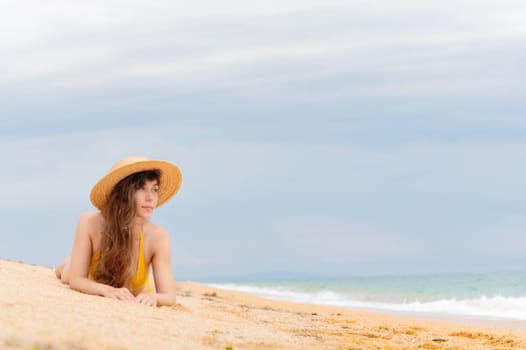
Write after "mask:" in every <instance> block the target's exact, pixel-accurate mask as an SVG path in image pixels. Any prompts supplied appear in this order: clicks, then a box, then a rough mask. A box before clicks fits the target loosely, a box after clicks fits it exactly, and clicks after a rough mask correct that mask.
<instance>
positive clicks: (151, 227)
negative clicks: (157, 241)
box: [144, 221, 168, 238]
mask: <svg viewBox="0 0 526 350" xmlns="http://www.w3.org/2000/svg"><path fill="white" fill-rule="evenodd" d="M144 231H145V233H146V234H148V235H150V236H153V237H157V238H159V237H160V236H168V231H166V230H165V229H164V228H163V227H162V226H160V225H157V224H155V223H153V222H151V221H150V222H148V224H147V225H145V227H144Z"/></svg>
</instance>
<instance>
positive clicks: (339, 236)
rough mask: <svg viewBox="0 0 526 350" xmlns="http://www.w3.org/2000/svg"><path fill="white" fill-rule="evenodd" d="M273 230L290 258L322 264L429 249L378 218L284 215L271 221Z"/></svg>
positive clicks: (372, 259)
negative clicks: (280, 218) (397, 231)
mask: <svg viewBox="0 0 526 350" xmlns="http://www.w3.org/2000/svg"><path fill="white" fill-rule="evenodd" d="M273 234H274V235H276V237H275V238H276V239H277V245H278V246H279V248H277V249H278V250H284V251H287V252H288V253H289V254H291V255H292V256H293V257H294V259H293V260H309V261H311V262H312V261H316V262H319V263H322V264H357V263H369V262H375V261H379V260H381V261H387V260H390V259H393V258H398V257H400V256H408V255H410V256H412V257H418V256H421V255H425V254H426V253H427V252H428V251H429V250H430V249H429V248H430V247H426V245H425V243H424V242H422V241H418V240H417V239H414V238H409V237H408V236H406V235H401V234H399V233H396V232H393V231H392V230H390V229H388V228H386V227H383V225H382V224H380V223H378V222H359V221H358V222H357V221H355V220H352V219H345V218H342V217H329V216H308V217H287V218H285V219H283V220H277V221H276V222H275V223H274V227H273ZM278 237H279V238H278ZM281 258H282V259H283V258H284V256H282V257H281Z"/></svg>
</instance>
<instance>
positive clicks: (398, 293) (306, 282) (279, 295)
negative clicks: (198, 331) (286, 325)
mask: <svg viewBox="0 0 526 350" xmlns="http://www.w3.org/2000/svg"><path fill="white" fill-rule="evenodd" d="M207 284H209V285H211V286H214V287H218V288H223V289H229V290H236V291H241V292H247V293H251V294H255V295H259V296H262V297H265V298H270V299H281V300H288V301H295V302H301V303H312V304H321V305H334V306H343V307H350V308H354V309H362V310H369V311H380V312H392V313H397V314H408V315H413V316H419V315H422V316H426V317H428V316H429V315H435V316H437V317H438V318H445V319H448V318H455V317H457V318H472V319H482V320H508V321H514V320H515V321H519V320H526V272H513V273H478V274H462V275H430V276H384V277H346V278H289V279H284V278H279V279H268V278H267V279H261V278H260V279H250V278H242V279H231V280H222V281H214V282H212V283H211V282H208V283H207Z"/></svg>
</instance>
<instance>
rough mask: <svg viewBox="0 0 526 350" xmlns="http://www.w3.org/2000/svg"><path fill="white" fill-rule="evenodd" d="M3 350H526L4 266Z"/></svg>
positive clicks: (278, 305)
mask: <svg viewBox="0 0 526 350" xmlns="http://www.w3.org/2000/svg"><path fill="white" fill-rule="evenodd" d="M0 280H1V281H2V283H3V286H2V288H1V289H0V348H1V349H26V350H28V349H32V350H36V349H342V350H343V349H345V350H350V349H353V350H357V349H526V336H525V334H524V332H520V331H516V330H515V331H514V330H507V329H497V328H484V327H475V326H468V325H458V324H453V323H447V322H440V321H432V320H420V319H411V318H404V317H398V316H393V315H384V314H377V313H368V312H362V311H355V310H351V309H346V308H337V307H327V306H316V305H304V304H296V303H289V302H282V301H274V300H266V299H262V298H259V297H256V296H252V295H247V294H243V293H238V292H231V291H224V290H218V289H214V288H211V287H208V286H205V285H200V284H195V283H187V282H184V283H178V303H179V305H177V306H175V307H159V308H151V307H147V306H143V305H140V304H136V303H130V302H122V301H116V300H110V299H106V298H102V297H98V296H90V295H85V294H82V293H78V292H75V291H73V290H71V289H69V287H68V286H65V285H63V284H61V283H60V282H59V280H57V279H56V278H55V276H54V273H53V270H52V269H50V268H46V267H40V266H32V265H26V264H23V263H19V262H12V261H6V260H0Z"/></svg>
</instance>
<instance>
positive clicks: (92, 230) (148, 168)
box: [55, 157, 182, 306]
mask: <svg viewBox="0 0 526 350" xmlns="http://www.w3.org/2000/svg"><path fill="white" fill-rule="evenodd" d="M181 180H182V176H181V172H180V170H179V168H177V166H175V165H173V164H171V163H169V162H165V161H160V160H148V159H146V158H144V157H128V158H125V159H123V160H121V161H120V162H118V163H117V164H115V166H113V168H111V170H110V171H109V173H108V174H107V175H106V176H104V177H103V178H102V179H101V180H100V181H99V182H98V183H97V184H96V185H95V186H94V187H93V189H92V191H91V196H90V198H91V202H92V203H93V205H94V206H95V207H96V208H97V209H99V211H98V212H88V213H84V214H82V215H81V216H80V218H79V221H78V224H77V230H76V233H75V240H74V242H73V249H72V252H71V258H66V260H65V261H64V262H63V263H62V264H61V265H60V266H59V267H58V268H57V269H56V270H55V272H56V274H57V277H58V278H60V279H61V280H62V282H64V283H69V285H70V287H71V288H72V289H75V290H78V291H80V292H82V293H87V294H94V295H101V296H105V297H108V298H114V299H119V300H128V301H134V302H139V303H142V304H146V305H150V306H157V305H174V304H175V303H176V301H175V281H174V278H173V275H172V267H171V263H170V239H169V236H168V233H167V232H166V231H165V230H164V229H163V228H161V227H160V226H157V225H155V224H154V223H152V222H151V221H150V216H151V214H152V212H153V211H154V209H155V208H157V207H159V206H160V205H162V204H164V203H165V202H166V201H168V200H169V199H170V198H171V197H172V196H174V195H175V194H176V193H177V191H178V190H179V187H180V185H181ZM150 266H151V267H152V271H153V277H154V282H155V287H154V288H152V286H151V285H150V279H149V276H148V271H149V268H150Z"/></svg>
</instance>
